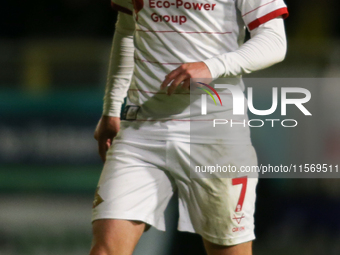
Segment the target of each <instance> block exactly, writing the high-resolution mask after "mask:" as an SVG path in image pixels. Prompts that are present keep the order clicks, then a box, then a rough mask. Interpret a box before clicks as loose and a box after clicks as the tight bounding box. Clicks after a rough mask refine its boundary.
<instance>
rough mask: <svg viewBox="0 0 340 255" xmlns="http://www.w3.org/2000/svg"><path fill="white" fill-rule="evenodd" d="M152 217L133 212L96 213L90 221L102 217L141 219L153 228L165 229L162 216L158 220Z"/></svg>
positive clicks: (101, 218)
mask: <svg viewBox="0 0 340 255" xmlns="http://www.w3.org/2000/svg"><path fill="white" fill-rule="evenodd" d="M152 218H153V217H150V216H146V215H140V214H133V213H114V212H109V213H105V212H104V213H96V214H94V215H93V216H92V219H91V222H92V223H93V222H94V221H96V220H103V219H119V220H132V221H141V222H144V223H146V224H148V225H151V226H153V227H154V228H156V229H158V230H160V231H165V224H164V223H163V224H162V222H164V218H163V217H160V218H158V220H154V219H152Z"/></svg>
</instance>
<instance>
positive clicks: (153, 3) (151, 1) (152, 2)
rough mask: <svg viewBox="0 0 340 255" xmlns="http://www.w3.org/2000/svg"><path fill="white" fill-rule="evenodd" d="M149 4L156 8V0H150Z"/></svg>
mask: <svg viewBox="0 0 340 255" xmlns="http://www.w3.org/2000/svg"><path fill="white" fill-rule="evenodd" d="M149 6H150V8H155V7H156V6H155V0H149Z"/></svg>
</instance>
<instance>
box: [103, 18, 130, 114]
mask: <svg viewBox="0 0 340 255" xmlns="http://www.w3.org/2000/svg"><path fill="white" fill-rule="evenodd" d="M134 31H135V22H134V21H133V19H132V18H131V15H128V14H124V13H122V12H119V14H118V20H117V23H116V30H115V34H114V37H113V42H112V48H111V55H110V63H109V72H108V75H107V82H106V89H105V96H104V107H103V115H105V116H113V117H119V116H120V111H121V107H122V103H123V101H124V98H125V97H126V94H127V90H128V88H129V85H130V82H131V77H132V72H133V67H134V60H133V52H134V46H133V33H134Z"/></svg>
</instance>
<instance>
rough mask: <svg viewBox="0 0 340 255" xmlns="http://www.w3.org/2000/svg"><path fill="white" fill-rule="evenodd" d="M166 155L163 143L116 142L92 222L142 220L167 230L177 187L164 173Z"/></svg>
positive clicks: (106, 168)
mask: <svg viewBox="0 0 340 255" xmlns="http://www.w3.org/2000/svg"><path fill="white" fill-rule="evenodd" d="M162 148H163V149H162ZM164 155H165V151H164V143H162V142H154V143H152V142H148V143H146V142H143V141H142V142H141V141H122V140H115V141H114V143H113V144H112V146H111V148H110V150H109V152H108V154H107V161H106V162H105V165H104V168H103V171H102V174H101V177H100V180H99V183H98V187H97V191H96V195H95V200H94V204H93V216H92V220H93V221H95V220H98V219H122V220H133V221H141V222H145V223H147V224H149V225H152V226H155V227H156V228H158V229H160V230H164V229H165V224H164V210H165V208H166V206H167V204H168V202H169V200H170V198H171V196H172V194H173V188H174V187H173V183H172V180H171V177H170V176H168V175H167V173H165V171H163V165H164Z"/></svg>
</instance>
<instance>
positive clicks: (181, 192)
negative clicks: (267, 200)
mask: <svg viewBox="0 0 340 255" xmlns="http://www.w3.org/2000/svg"><path fill="white" fill-rule="evenodd" d="M190 152H191V153H190ZM190 155H193V157H192V158H191V159H190ZM194 155H199V156H198V157H197V158H195V157H194ZM106 159H107V160H106V163H105V165H104V169H103V171H102V174H101V177H100V180H99V184H98V188H97V191H96V195H95V201H94V205H93V216H92V220H93V221H94V220H98V219H125V220H136V221H142V222H145V223H147V224H149V225H152V226H154V227H156V228H157V229H159V230H165V222H164V210H165V208H166V206H167V204H168V202H169V200H170V198H171V196H172V195H173V193H174V191H176V190H178V196H179V214H180V218H179V224H178V230H180V231H189V232H195V233H198V234H200V235H201V236H202V237H203V238H204V239H206V240H208V241H210V242H212V243H216V244H220V245H236V244H239V243H244V242H247V241H250V240H253V239H255V235H254V209H255V189H256V184H257V178H247V177H244V174H243V175H242V174H240V173H233V174H230V178H191V177H190V160H191V161H193V162H196V161H197V164H199V165H202V164H206V165H209V164H216V163H219V164H220V165H223V164H224V165H233V166H236V167H237V168H240V167H241V166H244V165H256V164H257V159H256V153H255V150H254V148H253V146H251V145H226V144H215V145H210V144H191V145H190V144H189V143H184V142H178V141H158V140H147V141H145V140H144V141H143V140H138V141H137V140H134V141H127V140H120V139H116V140H114V142H113V144H112V146H111V148H110V149H109V151H108V153H107V158H106Z"/></svg>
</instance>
